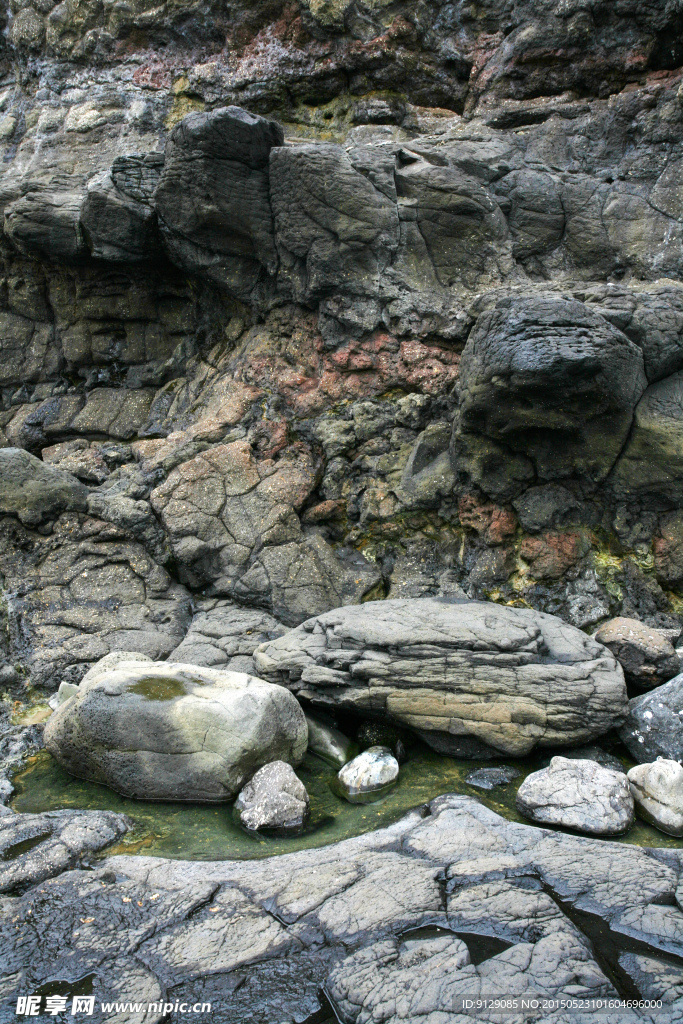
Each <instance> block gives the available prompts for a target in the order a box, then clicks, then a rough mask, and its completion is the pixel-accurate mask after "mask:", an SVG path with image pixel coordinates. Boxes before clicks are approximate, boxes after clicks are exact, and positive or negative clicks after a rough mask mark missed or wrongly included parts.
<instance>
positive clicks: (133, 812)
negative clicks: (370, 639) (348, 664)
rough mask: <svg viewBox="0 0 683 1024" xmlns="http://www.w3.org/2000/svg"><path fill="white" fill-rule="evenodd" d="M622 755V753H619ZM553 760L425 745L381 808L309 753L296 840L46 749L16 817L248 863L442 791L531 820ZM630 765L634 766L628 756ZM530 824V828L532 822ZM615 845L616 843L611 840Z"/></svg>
mask: <svg viewBox="0 0 683 1024" xmlns="http://www.w3.org/2000/svg"><path fill="white" fill-rule="evenodd" d="M619 753H620V754H623V751H619ZM548 760H549V755H542V756H539V757H534V758H525V759H524V760H514V759H510V758H505V759H503V758H501V759H500V761H486V762H484V761H472V760H457V759H455V758H451V757H445V756H442V755H440V754H437V753H435V751H433V750H430V749H429V748H428V747H426V746H424V745H423V744H416V745H415V746H411V748H410V750H409V756H408V760H407V761H406V762H405V763H404V764H402V765H401V770H400V775H399V780H398V784H397V786H396V787H395V788H394V789H393V790H392V791H391V792H390V793H389V794H387V795H386V796H384V797H383V798H382V799H381V800H379V801H377V802H376V803H370V804H351V803H348V802H347V801H345V800H342V799H340V798H339V797H337V796H335V794H334V793H333V791H332V788H331V783H332V781H333V780H334V778H335V776H336V771H335V769H334V768H333V767H331V766H330V765H328V764H327V763H326V762H324V761H322V760H321V759H320V758H318V757H316V756H315V755H314V754H311V753H308V754H307V755H306V757H305V760H304V762H303V763H302V764H301V765H300V767H299V768H298V769H297V774H298V776H299V778H300V779H301V781H302V782H303V783H304V785H305V786H306V789H307V790H308V793H309V796H310V800H311V816H310V820H309V822H308V824H307V826H306V828H305V830H304V831H303V832H302V833H301V834H299V835H295V836H270V835H269V836H261V835H259V836H254V835H250V834H247V833H246V831H245V830H244V829H243V828H242V827H241V826H240V824H239V822H238V820H237V818H236V815H235V814H234V813H233V808H232V805H231V804H218V805H216V804H213V805H211V804H174V803H153V802H151V801H144V800H129V799H126V798H124V797H120V796H118V795H117V794H116V793H114V792H112V791H111V790H109V789H107V788H106V787H104V786H99V785H96V784H94V783H89V782H84V781H83V780H81V779H77V778H74V777H73V776H71V775H69V774H68V773H67V772H65V771H64V770H63V769H62V768H60V767H59V765H58V764H57V763H56V762H55V761H54V760H53V759H52V758H51V757H50V755H49V754H48V753H47V751H41V752H40V753H39V754H37V755H35V756H34V757H33V758H31V759H30V760H29V762H28V763H27V765H26V766H25V767H24V769H23V770H22V771H21V772H19V773H18V774H17V775H15V777H14V779H13V782H14V786H15V791H16V792H15V795H14V798H13V800H12V803H11V806H12V807H13V809H14V810H15V811H22V812H39V811H46V810H53V809H56V808H62V807H70V808H99V809H103V810H115V811H122V812H124V813H126V814H128V815H130V817H131V818H132V819H133V820H134V822H135V828H134V830H133V831H132V832H130V833H128V834H127V835H126V836H125V838H124V840H123V841H122V842H121V843H120V844H119V845H118V846H115V847H111V848H110V849H109V850H108V851H107V854H108V855H109V854H112V853H139V854H146V855H152V856H159V857H171V858H182V859H193V860H221V859H251V858H260V857H268V856H271V855H273V854H279V853H289V852H292V851H294V850H301V849H307V848H311V847H319V846H326V845H328V844H329V843H334V842H337V841H338V840H340V839H346V838H348V837H350V836H355V835H360V834H362V833H364V832H369V831H371V830H372V829H375V828H379V827H382V826H385V825H389V824H390V823H392V822H394V821H397V820H398V819H399V818H400V817H401V816H402V815H403V814H404V813H405V812H406V811H407V810H409V809H410V808H412V807H416V806H419V805H420V804H422V803H425V802H427V801H428V800H432V799H433V798H434V797H436V796H439V795H440V794H442V793H464V794H467V795H469V796H474V797H477V798H478V799H479V800H481V802H482V803H483V804H485V805H486V806H487V807H490V808H491V809H492V810H494V811H496V812H497V813H499V814H502V815H504V816H505V817H506V818H509V819H510V820H512V821H520V822H524V821H526V819H525V818H523V817H522V816H521V815H520V814H519V812H518V811H517V809H516V807H515V796H516V793H517V789H518V788H519V786H520V785H521V783H522V782H523V781H524V779H525V778H526V776H527V775H528V774H529V773H530V772H532V771H536V770H538V769H539V768H540V767H543V766H544V765H545V764H547V763H548ZM623 763H624V765H625V767H627V768H628V767H631V764H632V762H631V761H629V760H628V759H627V758H626V757H623ZM497 764H501V765H511V766H513V767H515V768H517V769H518V770H519V771H520V775H519V776H518V777H517V778H516V779H514V780H513V781H511V782H510V783H508V784H507V785H505V786H497V787H495V788H494V789H492V790H488V791H487V790H483V789H479V788H477V787H475V786H471V785H469V784H468V783H466V782H465V779H466V777H467V776H468V775H469V774H470V773H471V772H472V771H474V770H475V769H477V768H481V767H486V768H491V767H495V766H496V765H497ZM527 824H528V822H527ZM612 841H615V840H614V838H613V839H612ZM616 841H617V842H625V843H632V844H635V845H639V846H659V847H676V848H680V849H683V839H676V838H674V837H673V836H667V835H665V834H664V833H663V832H659V831H658V830H657V829H655V828H653V827H652V826H650V825H647V824H646V823H645V822H643V821H640V820H638V819H637V820H636V823H635V824H634V826H633V827H632V828H631V829H630V830H629V832H628V833H627V834H626V835H625V836H621V837H617V838H616Z"/></svg>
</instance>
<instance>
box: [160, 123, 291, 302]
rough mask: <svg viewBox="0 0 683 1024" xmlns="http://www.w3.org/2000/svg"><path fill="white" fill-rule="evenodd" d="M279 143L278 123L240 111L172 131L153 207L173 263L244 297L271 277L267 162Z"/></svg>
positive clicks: (272, 254)
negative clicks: (274, 147) (263, 276)
mask: <svg viewBox="0 0 683 1024" xmlns="http://www.w3.org/2000/svg"><path fill="white" fill-rule="evenodd" d="M282 144H283V134H282V128H281V127H280V125H279V124H277V123H276V122H275V121H268V120H266V119H265V118H263V117H259V116H258V115H257V114H250V113H249V112H248V111H246V110H242V109H241V107H221V108H219V109H218V110H212V111H211V112H210V113H206V114H190V115H188V117H186V118H184V119H183V120H182V121H181V122H180V124H178V125H177V126H176V127H175V128H174V129H173V131H172V133H171V136H170V139H169V141H168V144H167V147H166V159H165V162H164V169H163V172H162V175H161V180H160V182H159V187H158V188H157V191H156V195H155V204H156V210H157V213H158V216H159V225H160V228H161V232H162V236H163V239H164V244H165V246H166V250H167V252H168V254H169V256H170V258H171V259H172V260H173V262H174V263H176V264H177V265H178V266H180V267H182V268H183V269H184V270H190V271H194V272H198V273H202V274H204V275H205V276H206V277H208V278H209V279H210V280H212V281H214V282H215V283H216V284H218V285H220V286H221V287H223V288H225V289H227V290H228V291H229V292H231V293H232V294H234V295H237V296H239V297H243V298H247V297H249V296H250V295H251V293H252V291H253V289H254V288H255V287H256V285H257V283H258V281H259V278H260V276H261V274H262V272H263V271H266V272H267V273H268V274H273V273H274V272H275V270H276V268H277V253H276V251H275V241H274V237H273V222H272V216H271V211H270V200H269V195H268V159H269V155H270V151H271V149H272V147H273V146H281V145H282Z"/></svg>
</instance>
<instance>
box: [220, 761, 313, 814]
mask: <svg viewBox="0 0 683 1024" xmlns="http://www.w3.org/2000/svg"><path fill="white" fill-rule="evenodd" d="M235 808H236V810H237V811H239V815H240V821H241V822H242V824H243V825H244V827H245V828H248V829H259V828H277V829H300V828H301V827H302V826H303V825H304V823H305V821H306V818H307V817H308V814H309V810H310V801H309V798H308V793H307V792H306V787H305V786H304V784H303V782H302V781H301V779H299V778H298V776H297V775H296V772H295V771H294V769H293V768H292V766H291V765H289V764H287V763H286V761H271V763H270V764H266V765H264V766H263V768H259V770H258V771H257V772H256V774H255V775H254V777H253V778H252V780H251V781H250V782H248V783H247V784H246V786H245V787H244V789H243V790H242V792H241V793H240V795H239V796H238V797H237V800H236V801H235Z"/></svg>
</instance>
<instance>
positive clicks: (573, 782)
mask: <svg viewBox="0 0 683 1024" xmlns="http://www.w3.org/2000/svg"><path fill="white" fill-rule="evenodd" d="M517 810H518V811H521V813H522V814H523V815H524V816H525V817H526V818H530V819H531V820H532V821H537V822H539V823H540V824H543V825H562V826H564V827H565V828H573V829H575V830H576V831H577V832H586V833H588V834H589V835H598V836H614V835H619V834H620V833H621V832H626V831H627V830H628V829H629V828H630V827H631V825H632V824H633V819H634V809H633V797H632V795H631V790H630V788H629V784H628V780H627V778H626V776H625V775H624V773H623V772H615V771H612V769H611V768H603V767H602V765H599V764H598V763H597V762H596V761H583V760H578V759H570V758H568V757H553V759H552V760H551V762H550V765H549V766H548V767H547V768H542V769H541V770H540V771H538V772H532V773H531V775H527V777H526V778H525V780H524V782H523V783H522V785H521V786H520V787H519V789H518V790H517Z"/></svg>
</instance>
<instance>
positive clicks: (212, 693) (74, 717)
mask: <svg viewBox="0 0 683 1024" xmlns="http://www.w3.org/2000/svg"><path fill="white" fill-rule="evenodd" d="M307 743H308V729H307V726H306V719H305V718H304V713H303V711H302V710H301V708H300V707H299V704H298V703H297V701H296V699H295V698H294V697H293V696H292V695H291V694H290V693H289V692H288V691H287V690H286V689H284V687H282V686H274V685H272V684H271V683H267V682H264V681H263V680H262V679H257V678H255V677H254V676H248V675H245V674H243V673H241V672H221V671H218V670H216V669H209V668H197V667H195V666H193V665H183V664H178V663H168V662H153V663H151V664H149V663H146V662H140V661H134V662H120V663H119V664H118V665H116V667H114V668H113V669H109V670H107V669H105V670H104V671H103V672H100V673H95V674H91V675H90V678H89V679H88V680H87V681H86V682H84V683H81V685H80V687H79V690H78V693H77V694H75V695H74V696H73V697H71V699H70V700H68V701H66V702H65V703H64V704H62V705H61V706H60V707H59V708H58V709H57V711H55V713H54V714H53V715H52V717H51V718H50V719H49V721H48V723H47V726H46V728H45V745H46V747H47V749H48V750H49V752H50V753H51V754H52V756H53V757H54V758H55V759H56V760H57V761H58V762H59V763H60V764H61V765H62V767H63V768H66V770H67V771H68V772H70V773H71V774H72V775H76V776H78V777H79V778H84V779H89V780H90V781H92V782H99V783H103V784H104V785H106V786H109V787H110V788H111V789H114V790H116V792H117V793H121V794H122V795H123V796H128V797H134V798H136V799H139V800H179V801H197V802H207V803H218V802H221V801H226V800H231V799H232V798H233V797H234V796H235V795H236V794H237V793H238V792H239V790H240V788H241V787H242V786H243V785H244V783H245V782H246V780H247V779H249V778H250V777H251V776H252V775H253V774H254V772H255V771H257V770H258V769H259V768H260V767H261V766H262V765H264V764H266V763H268V762H269V761H273V760H276V759H279V760H282V761H287V762H288V763H291V764H298V763H299V762H300V761H301V759H302V758H303V756H304V754H305V752H306V746H307Z"/></svg>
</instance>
